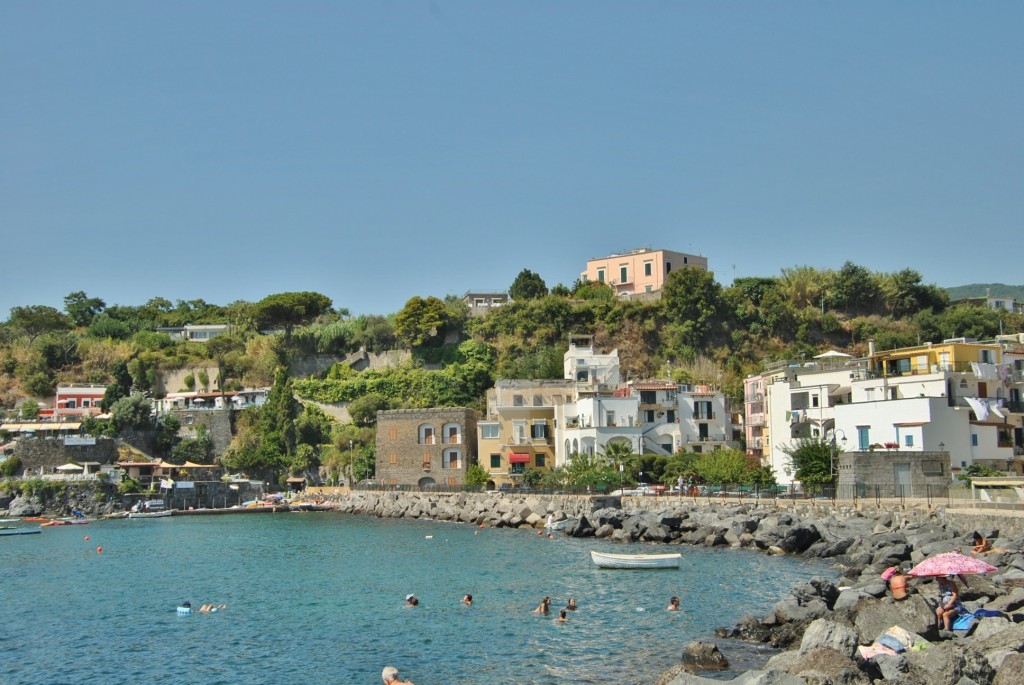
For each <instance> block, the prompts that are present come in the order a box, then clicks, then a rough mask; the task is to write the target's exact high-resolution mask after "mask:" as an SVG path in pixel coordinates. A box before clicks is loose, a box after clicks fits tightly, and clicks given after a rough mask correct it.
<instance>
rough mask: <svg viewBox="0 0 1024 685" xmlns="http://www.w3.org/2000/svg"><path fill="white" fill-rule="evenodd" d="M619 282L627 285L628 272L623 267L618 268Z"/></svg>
mask: <svg viewBox="0 0 1024 685" xmlns="http://www.w3.org/2000/svg"><path fill="white" fill-rule="evenodd" d="M619 282H620V283H629V271H628V270H627V268H626V267H624V266H620V267H619Z"/></svg>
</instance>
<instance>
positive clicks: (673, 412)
mask: <svg viewBox="0 0 1024 685" xmlns="http://www.w3.org/2000/svg"><path fill="white" fill-rule="evenodd" d="M666 416H667V417H668V418H667V421H668V422H669V423H675V422H676V410H675V409H669V410H668V413H667V415H666Z"/></svg>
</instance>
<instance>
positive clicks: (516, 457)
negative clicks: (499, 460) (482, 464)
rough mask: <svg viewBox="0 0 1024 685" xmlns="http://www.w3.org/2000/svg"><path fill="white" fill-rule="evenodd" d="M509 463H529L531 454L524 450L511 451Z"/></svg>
mask: <svg viewBox="0 0 1024 685" xmlns="http://www.w3.org/2000/svg"><path fill="white" fill-rule="evenodd" d="M508 463H510V464H529V463H530V455H529V454H524V453H522V452H509V455H508Z"/></svg>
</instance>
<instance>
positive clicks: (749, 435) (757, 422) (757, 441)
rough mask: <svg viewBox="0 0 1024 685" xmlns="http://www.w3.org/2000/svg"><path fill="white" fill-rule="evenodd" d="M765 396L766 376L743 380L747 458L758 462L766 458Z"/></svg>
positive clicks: (759, 375) (758, 375) (748, 377)
mask: <svg viewBox="0 0 1024 685" xmlns="http://www.w3.org/2000/svg"><path fill="white" fill-rule="evenodd" d="M764 395H765V382H764V376H762V375H761V374H757V375H756V376H747V377H746V378H744V379H743V426H744V433H745V436H744V437H745V438H746V443H747V456H749V457H754V458H757V459H758V460H760V459H761V457H762V456H764V427H765V403H764Z"/></svg>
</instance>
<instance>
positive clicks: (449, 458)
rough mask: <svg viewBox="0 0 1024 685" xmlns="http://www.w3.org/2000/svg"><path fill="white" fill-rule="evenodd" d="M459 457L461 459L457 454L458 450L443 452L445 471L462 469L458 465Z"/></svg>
mask: <svg viewBox="0 0 1024 685" xmlns="http://www.w3.org/2000/svg"><path fill="white" fill-rule="evenodd" d="M460 457H461V455H460V454H459V451H458V450H455V449H451V450H445V452H444V468H446V469H458V468H462V466H461V464H460V463H459V462H460V461H461V459H460Z"/></svg>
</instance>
